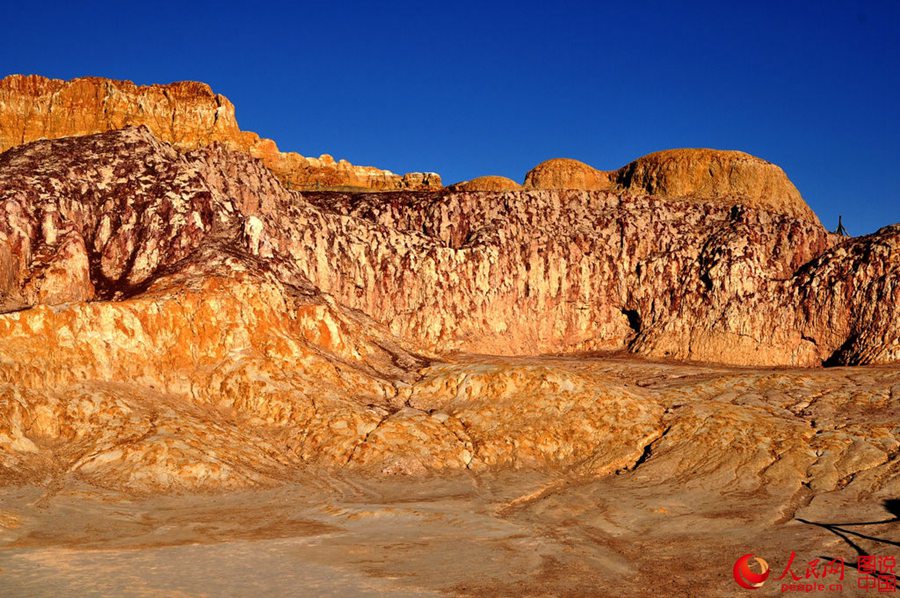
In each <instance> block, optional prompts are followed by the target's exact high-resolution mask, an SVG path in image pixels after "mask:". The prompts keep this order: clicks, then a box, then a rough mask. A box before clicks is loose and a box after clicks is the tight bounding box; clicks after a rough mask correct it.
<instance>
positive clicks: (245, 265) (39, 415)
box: [0, 126, 900, 508]
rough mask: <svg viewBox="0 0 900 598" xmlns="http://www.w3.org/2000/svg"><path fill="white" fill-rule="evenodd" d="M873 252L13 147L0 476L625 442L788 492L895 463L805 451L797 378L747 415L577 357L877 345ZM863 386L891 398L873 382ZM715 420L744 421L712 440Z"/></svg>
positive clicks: (634, 461) (806, 355)
mask: <svg viewBox="0 0 900 598" xmlns="http://www.w3.org/2000/svg"><path fill="white" fill-rule="evenodd" d="M582 170H583V169H582ZM651 178H652V177H651ZM532 180H534V178H533V179H532ZM762 188H764V187H760V189H762ZM898 249H900V226H892V227H886V228H884V229H882V230H880V231H878V232H877V233H875V234H873V235H870V236H867V237H861V238H855V239H845V238H843V237H838V236H835V235H832V234H830V233H828V232H827V231H825V230H824V229H823V228H822V227H821V225H819V224H818V223H817V222H815V221H813V220H811V219H808V218H804V217H799V218H798V217H793V216H791V215H790V214H786V213H784V212H783V211H782V210H779V209H773V210H767V209H763V208H762V207H753V206H752V205H743V204H741V203H740V202H739V200H738V199H733V200H732V199H729V201H719V199H717V198H713V199H712V200H709V201H707V200H702V201H701V200H698V199H696V198H686V199H665V198H660V197H652V196H647V195H643V194H634V193H626V192H620V191H614V190H594V191H581V190H571V189H535V188H526V189H513V190H506V191H472V190H466V189H463V190H441V191H438V192H408V191H405V192H394V193H342V192H298V191H293V190H290V189H288V188H286V187H285V185H283V184H282V182H281V181H280V180H279V178H278V177H276V176H275V175H274V174H273V173H272V172H271V171H269V170H268V169H267V168H266V167H265V166H264V165H263V164H262V163H261V162H260V161H258V160H255V159H253V158H252V157H250V156H249V155H248V154H247V153H246V152H244V151H238V150H234V149H233V148H231V147H230V145H229V144H227V143H219V142H216V141H213V142H212V143H211V144H209V145H201V146H200V147H198V148H196V149H194V150H190V151H179V150H178V149H176V148H175V147H174V146H172V145H171V144H168V143H165V142H163V141H160V140H158V139H157V138H156V137H155V136H154V135H153V134H152V132H151V131H150V129H149V128H148V127H145V126H141V127H136V128H135V127H130V128H126V129H123V130H116V131H110V132H106V133H102V134H96V135H87V136H81V137H71V138H65V139H58V140H45V141H39V142H34V143H30V144H26V145H24V146H21V147H17V148H14V149H12V150H9V151H7V152H5V153H3V154H2V155H0V308H2V311H3V312H4V313H3V314H2V315H0V459H2V460H0V477H2V479H3V480H5V481H7V482H22V483H24V482H31V483H35V482H37V481H46V480H51V481H53V483H58V484H62V483H64V482H65V481H66V480H70V479H72V477H74V478H75V479H79V480H83V481H87V482H90V483H91V484H94V485H99V486H108V487H112V488H129V489H135V490H147V489H159V488H164V489H173V488H188V489H196V488H205V489H216V488H232V487H243V486H248V485H260V484H274V483H279V482H283V481H285V480H290V479H293V477H294V476H296V475H297V472H298V471H300V469H301V468H302V467H305V466H311V465H316V466H320V467H325V468H351V469H360V470H363V471H370V472H372V471H374V472H382V473H407V474H415V473H424V472H428V471H435V470H455V469H460V470H462V469H465V470H471V471H474V472H476V473H477V472H486V471H492V470H497V469H503V468H519V469H522V468H524V469H542V468H562V469H564V470H566V471H569V472H572V473H573V474H577V475H579V476H589V477H596V476H604V475H607V474H611V473H615V472H617V471H619V472H623V471H631V470H633V469H635V468H636V467H639V466H642V464H643V463H644V461H646V459H647V455H648V454H649V453H648V451H649V452H650V453H653V454H657V455H664V454H668V455H672V460H671V462H670V463H671V464H672V467H674V468H675V469H674V470H673V471H672V472H670V473H671V475H673V476H676V477H679V476H680V477H684V478H685V479H691V478H692V476H696V477H697V479H700V478H703V479H704V480H706V481H705V482H703V483H708V481H709V476H712V477H713V478H715V475H719V474H720V473H721V472H722V471H731V472H733V471H736V470H737V469H740V468H741V467H744V468H746V467H750V469H751V470H753V471H759V472H763V471H766V470H767V469H768V468H770V467H774V469H773V470H772V472H771V473H770V474H766V475H771V476H775V477H774V478H773V479H775V478H777V479H778V480H779V482H778V483H780V484H781V483H783V484H784V489H785V491H786V492H787V491H789V493H793V492H799V491H800V490H799V489H800V488H802V487H807V486H803V484H807V485H809V484H811V483H812V482H810V481H809V480H810V479H812V478H816V479H821V480H826V481H822V482H821V484H823V485H822V488H834V487H837V486H838V485H839V482H840V480H841V479H844V478H845V477H846V476H849V475H855V472H858V471H861V468H870V467H877V466H880V465H881V464H884V463H886V462H887V463H889V462H892V460H893V459H894V457H892V456H891V455H896V445H897V441H896V434H895V433H894V432H891V431H889V430H888V429H887V428H885V429H884V430H882V429H881V428H879V430H880V431H877V433H875V432H872V433H871V434H870V433H869V432H866V433H865V434H861V435H860V438H862V437H865V438H866V440H865V441H860V442H861V444H859V443H857V444H853V447H854V448H853V449H852V451H851V450H850V449H847V451H850V452H852V453H853V455H852V456H848V457H847V461H846V462H843V461H840V462H838V461H834V462H833V460H832V461H829V459H832V456H833V454H832V453H830V452H829V453H828V456H827V457H823V456H822V455H818V456H815V455H812V454H810V453H809V451H808V449H807V448H805V447H806V444H805V443H806V442H812V441H813V440H812V439H813V437H814V436H815V437H816V440H815V442H820V443H825V444H823V445H822V446H823V447H825V448H823V449H822V450H823V451H826V452H827V451H832V450H837V449H835V448H834V447H844V448H846V447H845V445H846V444H847V438H849V437H847V434H848V432H846V431H839V429H838V428H839V426H838V424H837V423H835V422H834V421H831V420H828V417H830V416H828V415H827V414H826V413H825V412H823V413H822V414H820V413H819V412H818V411H816V409H813V408H812V407H810V402H811V401H813V400H817V399H816V397H818V396H819V395H817V394H816V393H817V391H816V390H810V389H809V388H806V387H804V388H803V389H801V390H802V392H800V391H797V392H800V394H798V395H797V396H796V397H793V395H791V394H790V392H789V390H788V389H787V388H788V387H791V384H793V383H785V384H787V387H785V385H783V384H781V383H780V382H778V380H776V381H775V382H772V383H771V384H770V382H771V381H770V380H768V379H767V381H766V382H765V383H762V382H761V383H760V384H759V385H757V386H758V390H756V391H753V392H757V393H765V397H766V398H765V400H764V401H763V403H765V404H762V403H754V402H753V401H750V399H747V400H748V401H750V402H749V403H746V402H744V399H743V398H740V397H737V396H736V395H735V394H734V390H733V389H737V388H745V385H744V384H745V383H744V382H742V381H741V379H740V376H736V377H735V376H730V375H724V374H723V378H722V380H723V381H722V382H721V384H720V385H719V386H717V387H716V392H718V393H720V394H721V397H720V398H721V400H719V401H718V403H717V404H705V403H704V404H701V403H696V404H694V403H691V405H690V407H689V408H687V407H685V408H684V409H681V407H684V406H685V402H684V401H683V400H682V399H683V398H684V396H683V395H684V394H691V393H694V392H695V391H696V388H694V387H691V388H687V387H684V388H682V387H677V385H676V387H673V388H671V389H670V390H667V391H666V392H667V393H670V394H666V395H665V396H661V395H654V394H653V393H652V392H650V391H646V390H642V389H643V388H645V386H644V385H643V383H644V382H646V380H645V379H644V378H645V377H646V376H650V377H651V378H652V375H656V374H652V375H651V374H647V375H646V376H644V375H643V374H642V375H641V376H639V377H640V378H641V380H642V384H640V385H637V384H635V380H630V381H622V380H621V379H617V378H616V376H615V375H612V374H611V371H610V370H609V369H607V368H606V367H605V366H603V365H602V362H600V365H598V362H595V361H591V360H589V359H586V358H584V353H585V352H593V351H600V350H611V351H621V352H623V353H625V352H631V353H636V354H639V355H642V356H648V357H654V358H668V359H678V360H699V361H714V362H720V363H729V364H735V365H740V366H749V365H757V366H772V365H777V366H820V365H821V364H822V363H823V362H824V363H827V364H829V365H831V364H891V363H896V362H897V361H900V317H898V313H897V310H898V307H897V306H898V304H900V301H898V300H900V284H898V280H900V260H898V256H900V251H898ZM461 352H465V353H491V354H494V355H495V356H499V355H506V356H510V357H509V358H508V359H506V360H504V359H502V358H500V357H494V358H491V359H484V358H482V359H480V360H478V359H474V360H473V359H472V358H468V357H465V356H460V355H459V353H461ZM544 353H562V354H567V355H571V356H581V358H580V359H572V358H565V359H563V358H560V359H557V360H547V359H545V358H538V357H536V356H538V355H539V354H544ZM528 356H534V357H528ZM617 367H618V366H617ZM648 367H650V366H648ZM654 367H656V366H654ZM651 369H652V368H651ZM654 371H655V370H654ZM719 371H721V370H719ZM703 375H705V374H703ZM647 384H650V385H652V382H647ZM878 384H880V386H878V385H876V386H877V389H876V390H877V392H878V393H881V394H879V396H882V395H883V396H882V399H883V401H882V402H881V403H879V405H881V407H879V408H884V409H887V410H890V409H891V407H890V405H892V404H893V403H892V401H893V402H895V401H896V397H897V396H900V395H897V394H896V393H895V392H894V391H893V390H891V387H884V385H883V384H882V383H878ZM892 384H893V383H892ZM723 385H724V386H723ZM729 385H730V386H729ZM742 385H744V386H742ZM729 388H730V389H732V390H729ZM754 388H757V387H754ZM842 388H843V387H842ZM773 389H774V390H773ZM779 389H780V390H779ZM778 392H782V393H783V396H787V397H793V398H792V399H791V401H787V402H785V401H783V400H782V399H779V398H778V395H777V393H778ZM791 392H792V391H791ZM841 392H844V390H842V391H841ZM773 393H774V394H773ZM803 393H806V394H803ZM851 394H852V393H851ZM801 395H802V396H801ZM716 396H719V395H716ZM742 396H743V395H742ZM841 396H844V395H841ZM848 396H849V395H848ZM845 399H846V397H844V398H842V399H841V400H840V401H838V400H837V399H835V400H834V401H831V402H829V403H828V404H832V403H833V407H834V409H845V408H848V407H847V401H849V399H846V400H845ZM879 400H881V399H879ZM760 401H762V399H760ZM773 401H774V402H773ZM829 401H830V399H829ZM804 402H806V403H805V406H804ZM882 403H883V404H882ZM806 407H810V408H809V409H807V408H806ZM830 408H831V407H827V408H826V407H822V409H825V410H826V411H827V409H830ZM786 410H787V411H786ZM788 412H790V413H788ZM762 421H765V422H767V423H766V425H765V426H762V425H761V424H760V423H759V422H762ZM710 422H715V423H714V424H711V423H710ZM885 425H887V424H885ZM710 426H712V427H710ZM817 426H818V429H821V430H826V431H828V434H825V432H823V433H822V434H821V435H818V434H817V433H816V431H814V428H816V427H817ZM829 426H830V427H829ZM732 427H735V429H737V428H740V429H742V430H743V429H747V430H754V432H753V434H751V435H750V436H747V437H745V436H744V435H741V434H731V435H725V436H717V435H716V434H713V433H711V432H710V430H711V429H716V430H721V429H726V428H727V429H730V428H732ZM882 427H883V426H882ZM819 436H821V438H819ZM762 437H765V438H769V439H770V440H771V442H772V443H773V444H772V447H771V450H762V449H758V448H757V447H758V446H759V443H760V442H763V439H762ZM829 442H831V443H832V444H828V443H829ZM853 442H856V441H853ZM826 444H827V446H828V447H832V448H827V447H826ZM832 445H833V446H832ZM870 445H871V446H870ZM703 447H705V448H703ZM709 447H713V448H715V451H714V452H715V455H716V456H715V459H716V461H715V464H712V465H710V464H709V458H708V449H709ZM716 447H717V448H716ZM698 450H701V451H702V452H703V456H702V458H701V456H700V455H699V454H698V452H697V451H698ZM841 450H844V449H843V448H842V449H841ZM735 451H737V452H735ZM892 451H893V452H892ZM848 454H849V453H848ZM729 455H731V456H729ZM820 457H821V458H820ZM747 463H751V464H752V467H751V466H749V465H746V464H747ZM779 463H780V465H778V464H779ZM817 464H819V465H817ZM707 466H708V467H709V468H710V469H709V471H708V472H706V470H705V469H704V468H706V467H707ZM722 468H724V469H722ZM816 468H819V469H816ZM820 470H821V471H820ZM812 471H815V472H818V473H808V472H812ZM703 472H706V473H703ZM716 472H718V473H716ZM805 472H806V473H805ZM701 474H702V475H701ZM722 475H724V474H722ZM760 475H763V474H762V473H760ZM704 476H706V477H704ZM778 476H781V477H778ZM832 478H836V479H832ZM41 483H44V482H41ZM47 483H49V482H47ZM816 483H819V482H816ZM873 484H874V482H873ZM875 487H879V488H880V486H878V484H875ZM526 502H527V501H526ZM514 506H515V505H512V506H511V508H512V507H514Z"/></svg>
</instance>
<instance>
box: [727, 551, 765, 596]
mask: <svg viewBox="0 0 900 598" xmlns="http://www.w3.org/2000/svg"><path fill="white" fill-rule="evenodd" d="M751 559H752V560H754V561H756V564H757V565H759V573H755V572H754V571H753V570H752V569H750V560H751ZM733 573H734V581H736V582H737V583H738V585H739V586H741V587H742V588H744V589H746V590H756V589H759V588H760V587H762V585H763V584H764V583H765V581H766V580H767V579H768V578H769V563H767V562H766V561H765V559H761V558H759V557H758V556H753V555H752V554H745V555H744V556H742V557H741V558H739V559H738V560H736V561H735V562H734V570H733Z"/></svg>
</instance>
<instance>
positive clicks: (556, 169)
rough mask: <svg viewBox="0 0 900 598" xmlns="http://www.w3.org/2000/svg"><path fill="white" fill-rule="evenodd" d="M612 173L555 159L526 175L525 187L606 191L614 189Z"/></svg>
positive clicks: (574, 161) (572, 161)
mask: <svg viewBox="0 0 900 598" xmlns="http://www.w3.org/2000/svg"><path fill="white" fill-rule="evenodd" d="M613 180H614V179H613V177H612V176H611V173H609V172H604V171H602V170H597V169H596V168H594V167H592V166H589V165H587V164H585V163H584V162H579V161H578V160H572V159H570V158H553V159H552V160H547V161H546V162H541V163H540V164H538V165H537V166H535V167H534V168H532V169H531V170H530V171H529V172H528V174H527V175H525V187H527V188H531V189H582V190H587V191H606V190H609V189H612V188H613Z"/></svg>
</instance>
